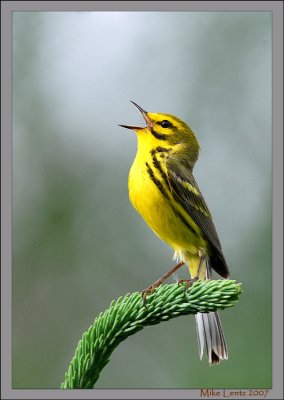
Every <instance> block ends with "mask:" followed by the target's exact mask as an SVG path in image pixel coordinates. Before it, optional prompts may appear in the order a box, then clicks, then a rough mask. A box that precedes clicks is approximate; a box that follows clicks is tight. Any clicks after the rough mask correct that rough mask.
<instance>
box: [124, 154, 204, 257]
mask: <svg viewBox="0 0 284 400" xmlns="http://www.w3.org/2000/svg"><path fill="white" fill-rule="evenodd" d="M154 149H155V147H154ZM143 150H144V151H143ZM164 156H165V155H164V154H163V153H156V154H155V158H156V161H155V159H153V148H151V150H150V151H149V149H148V152H147V151H145V149H144V148H143V149H142V151H141V150H139V147H138V152H137V155H136V158H135V160H134V163H133V165H132V167H131V169H130V173H129V180H128V187H129V198H130V201H131V203H132V205H133V206H134V208H135V209H136V210H137V211H138V212H139V213H140V214H141V216H142V217H143V218H144V220H145V221H146V223H147V224H148V225H149V226H150V227H151V229H152V230H153V231H154V232H155V233H156V234H157V235H158V236H159V237H160V238H161V239H162V240H164V241H165V242H167V243H168V244H169V245H170V246H171V247H172V248H173V249H174V250H176V251H186V252H189V253H192V254H197V252H198V248H199V247H200V239H199V238H198V237H196V235H194V234H193V232H192V231H191V230H189V229H188V227H187V225H186V224H185V223H184V222H182V219H185V218H184V217H183V215H184V213H185V212H184V210H183V209H182V207H181V206H180V205H179V204H177V203H176V202H175V200H174V199H173V197H172V194H171V191H170V189H169V187H168V186H167V182H166V168H165V159H164Z"/></svg>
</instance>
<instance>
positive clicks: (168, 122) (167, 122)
mask: <svg viewBox="0 0 284 400" xmlns="http://www.w3.org/2000/svg"><path fill="white" fill-rule="evenodd" d="M170 126H172V124H171V123H170V121H168V120H167V119H164V120H163V121H162V122H161V127H162V128H169V127H170Z"/></svg>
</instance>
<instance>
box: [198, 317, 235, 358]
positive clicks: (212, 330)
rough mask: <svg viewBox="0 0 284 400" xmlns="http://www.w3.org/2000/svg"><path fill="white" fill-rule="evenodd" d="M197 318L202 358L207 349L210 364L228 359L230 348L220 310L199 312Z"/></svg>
mask: <svg viewBox="0 0 284 400" xmlns="http://www.w3.org/2000/svg"><path fill="white" fill-rule="evenodd" d="M195 319H196V328H197V338H198V345H199V356H200V359H201V360H202V358H203V355H204V351H205V350H206V352H207V355H208V361H209V364H210V365H211V364H219V363H220V362H221V361H222V360H227V359H228V350H227V345H226V340H225V336H224V333H223V329H222V325H221V321H220V318H219V315H218V312H217V311H215V312H209V313H207V314H205V313H198V314H196V315H195Z"/></svg>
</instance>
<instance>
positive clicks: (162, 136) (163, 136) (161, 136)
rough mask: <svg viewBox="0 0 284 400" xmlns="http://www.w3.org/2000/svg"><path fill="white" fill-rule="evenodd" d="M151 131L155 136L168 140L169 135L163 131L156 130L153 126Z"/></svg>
mask: <svg viewBox="0 0 284 400" xmlns="http://www.w3.org/2000/svg"><path fill="white" fill-rule="evenodd" d="M151 133H152V135H153V136H155V138H156V139H160V140H166V139H167V136H168V135H164V134H163V133H158V132H156V131H155V130H154V129H153V128H152V129H151Z"/></svg>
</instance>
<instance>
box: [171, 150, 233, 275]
mask: <svg viewBox="0 0 284 400" xmlns="http://www.w3.org/2000/svg"><path fill="white" fill-rule="evenodd" d="M167 171H168V182H169V185H170V188H171V191H172V194H173V196H174V198H175V199H176V200H177V201H178V202H179V204H181V206H182V207H183V208H184V210H185V211H186V212H187V213H188V215H189V216H190V217H191V218H192V219H193V221H194V222H195V223H196V224H197V226H198V227H199V228H200V229H201V232H202V235H203V237H204V238H206V239H207V241H208V242H209V244H210V250H211V253H212V254H211V255H212V260H211V261H212V262H211V264H212V268H213V269H215V270H216V271H217V272H218V273H219V274H220V275H221V276H223V277H228V275H229V270H228V267H227V264H226V261H225V259H224V256H223V253H222V247H221V243H220V240H219V237H218V234H217V231H216V228H215V225H214V223H213V220H212V217H211V214H210V211H209V209H208V207H207V204H206V202H205V200H204V198H203V196H202V194H201V192H200V190H199V187H198V185H197V183H196V181H195V179H194V177H193V175H192V170H191V168H190V167H189V165H187V164H186V163H181V162H180V161H176V160H175V159H174V158H172V157H168V159H167Z"/></svg>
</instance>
